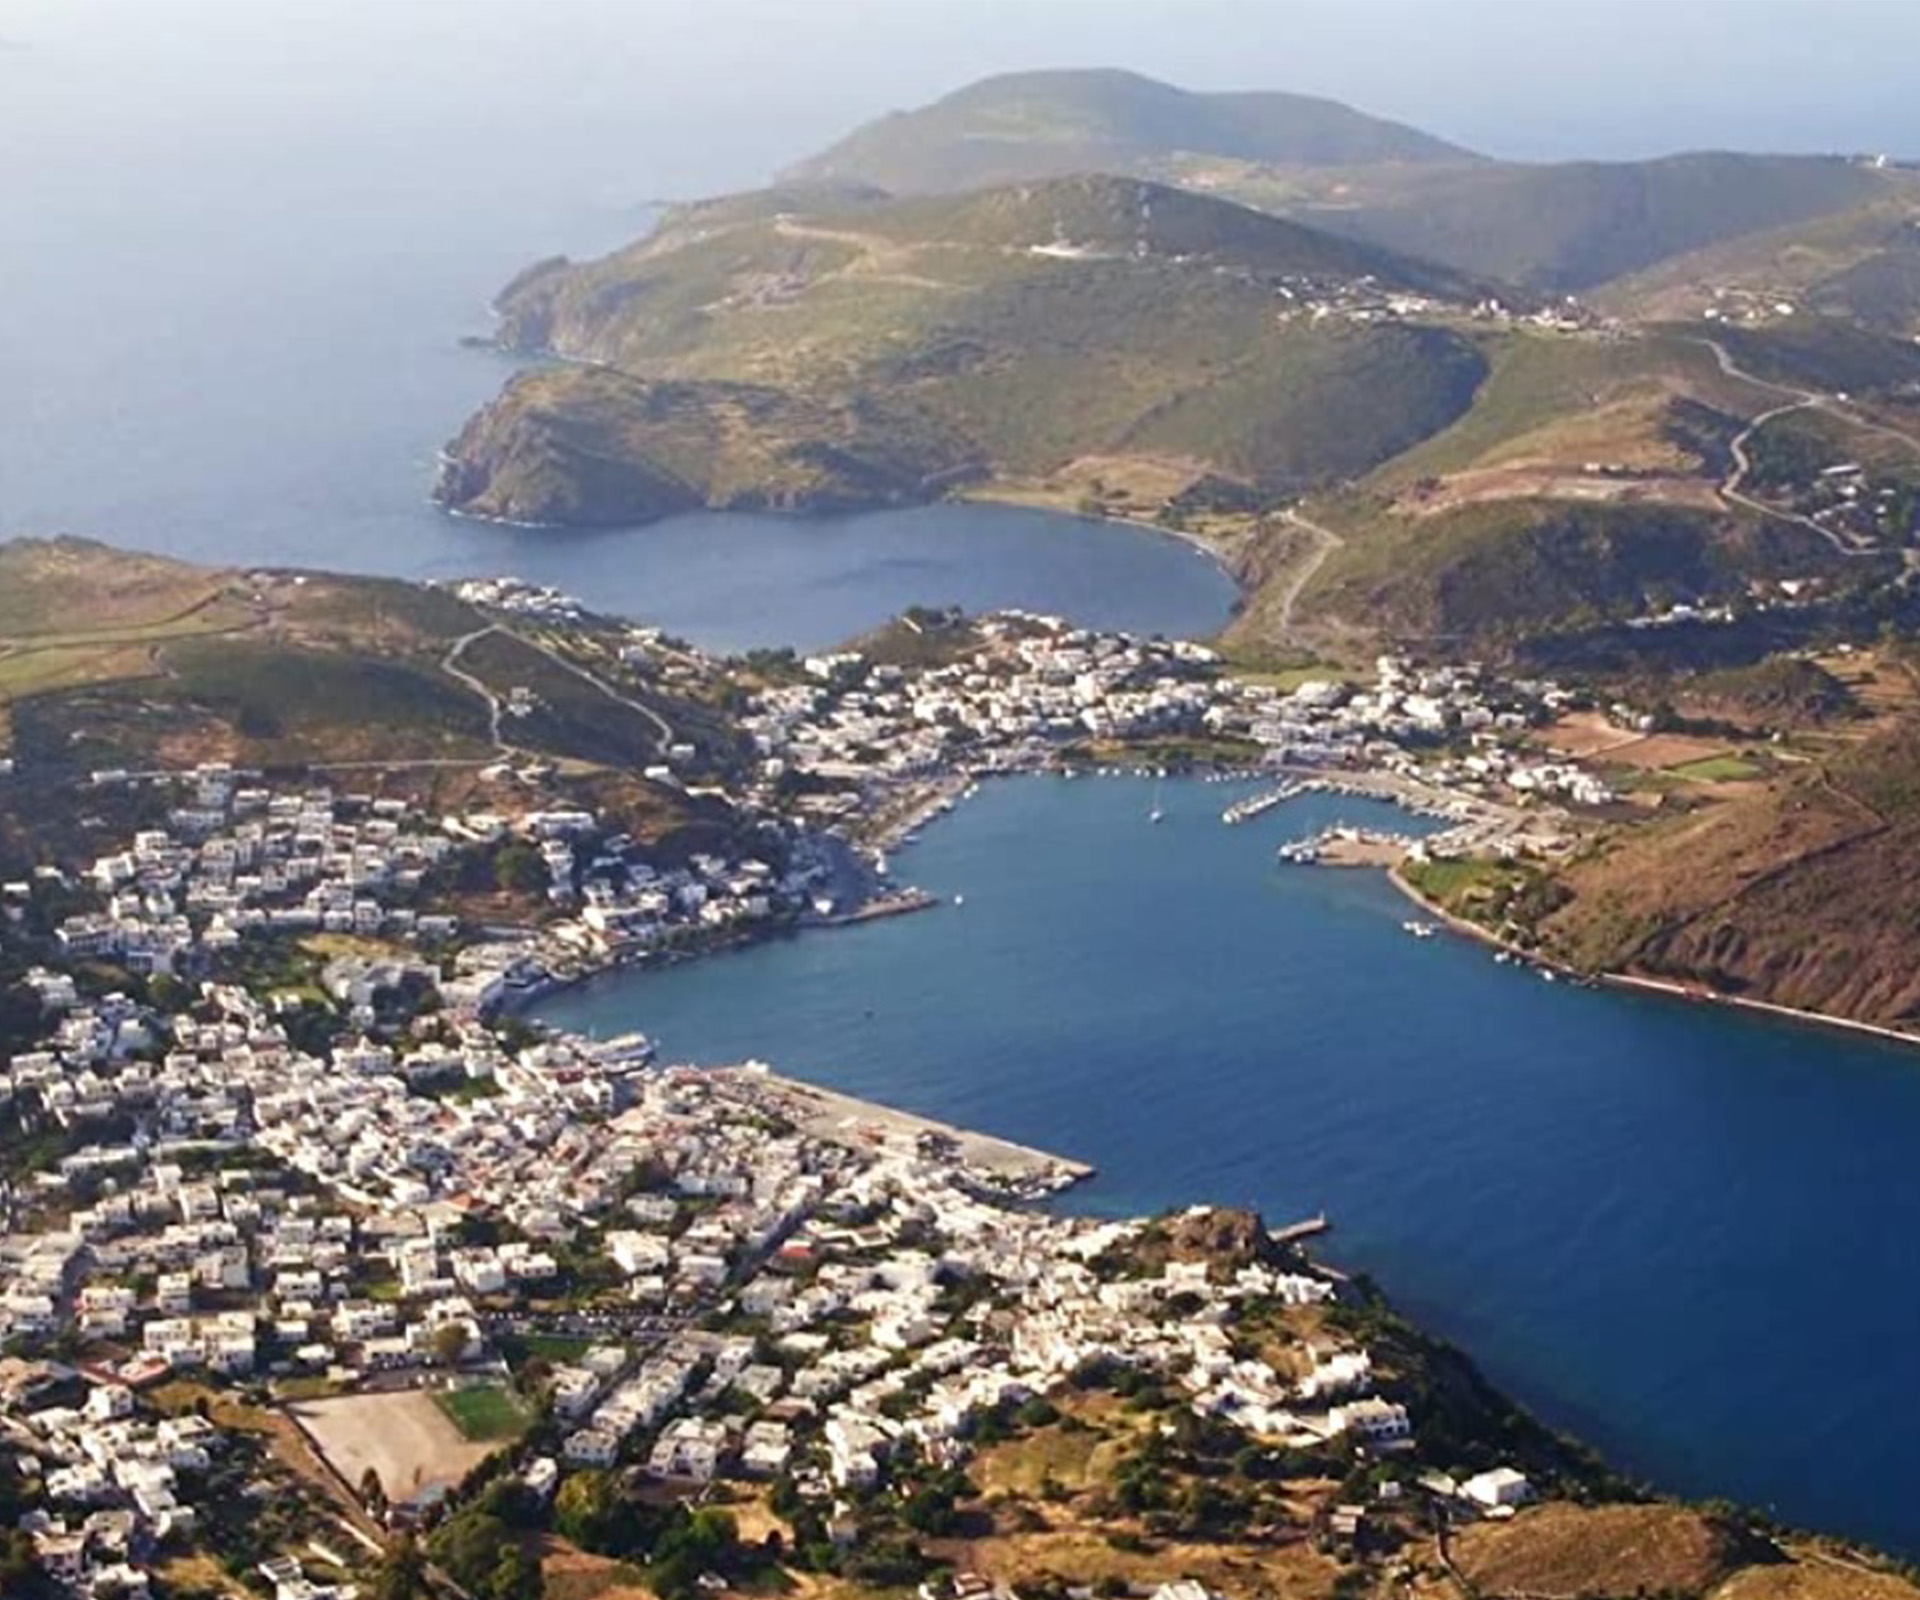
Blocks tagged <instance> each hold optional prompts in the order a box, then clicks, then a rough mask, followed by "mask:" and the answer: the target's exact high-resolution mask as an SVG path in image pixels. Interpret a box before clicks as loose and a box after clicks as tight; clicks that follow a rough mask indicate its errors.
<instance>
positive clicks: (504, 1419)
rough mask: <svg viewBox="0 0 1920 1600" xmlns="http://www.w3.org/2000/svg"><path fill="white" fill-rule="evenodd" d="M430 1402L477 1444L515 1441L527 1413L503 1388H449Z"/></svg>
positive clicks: (520, 1432) (522, 1431)
mask: <svg viewBox="0 0 1920 1600" xmlns="http://www.w3.org/2000/svg"><path fill="white" fill-rule="evenodd" d="M433 1399H434V1404H436V1405H437V1406H439V1407H440V1409H441V1410H442V1411H444V1412H445V1413H446V1414H447V1416H448V1417H449V1418H450V1419H451V1420H452V1422H453V1425H454V1426H455V1427H456V1428H458V1429H459V1430H460V1431H461V1433H463V1434H464V1435H466V1437H467V1438H469V1439H472V1440H474V1441H475V1442H476V1443H488V1442H491V1441H492V1440H496V1439H517V1438H518V1437H519V1436H520V1435H521V1434H522V1433H524V1432H526V1429H527V1414H526V1412H525V1411H523V1410H522V1409H521V1406H520V1402H519V1401H518V1400H516V1399H515V1398H514V1397H513V1396H512V1395H511V1394H509V1393H508V1392H507V1391H506V1390H505V1389H495V1388H481V1389H449V1390H446V1391H443V1392H442V1393H439V1394H436V1395H435V1396H434V1397H433Z"/></svg>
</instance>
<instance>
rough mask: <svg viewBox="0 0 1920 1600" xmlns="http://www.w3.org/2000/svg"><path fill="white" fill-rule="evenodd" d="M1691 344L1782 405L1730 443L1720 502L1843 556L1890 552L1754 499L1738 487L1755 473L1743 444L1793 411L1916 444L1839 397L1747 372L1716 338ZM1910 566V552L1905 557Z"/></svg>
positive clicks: (1917, 448) (1919, 445) (1917, 449)
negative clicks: (1783, 525)
mask: <svg viewBox="0 0 1920 1600" xmlns="http://www.w3.org/2000/svg"><path fill="white" fill-rule="evenodd" d="M1693 342H1694V343H1695V344H1698V345H1703V346H1704V347H1705V348H1706V349H1708V350H1710V351H1712V352H1713V359H1714V361H1715V363H1716V364H1717V365H1718V366H1719V368H1720V371H1721V372H1722V373H1723V374H1724V375H1725V376H1727V377H1729V378H1732V379H1734V380H1735V381H1736V382H1738V383H1745V384H1751V385H1752V386H1753V387H1754V388H1756V389H1764V390H1765V391H1766V392H1767V393H1769V394H1775V395H1780V396H1782V397H1783V400H1784V403H1783V404H1781V405H1777V406H1774V407H1772V408H1770V409H1769V410H1766V411H1763V412H1761V413H1760V414H1759V415H1758V416H1755V417H1752V418H1750V419H1749V420H1748V422H1747V425H1746V426H1745V427H1744V428H1742V429H1741V430H1740V431H1739V433H1737V434H1735V435H1734V437H1733V438H1732V439H1731V440H1730V441H1729V442H1728V445H1727V451H1728V454H1730V455H1731V456H1732V457H1733V469H1732V471H1730V472H1729V473H1728V474H1727V476H1726V478H1725V479H1724V480H1723V481H1722V482H1721V485H1720V498H1721V499H1723V500H1725V501H1727V502H1728V503H1729V504H1731V505H1736V506H1741V507H1743V508H1744V509H1746V510H1748V511H1754V512H1758V513H1759V514H1760V515H1761V516H1765V517H1772V518H1774V519H1775V520H1776V521H1779V522H1791V523H1793V524H1795V525H1796V526H1798V527H1802V528H1806V529H1808V530H1809V531H1811V532H1813V533H1817V534H1819V535H1820V537H1821V538H1822V539H1824V540H1826V541H1827V543H1828V544H1830V545H1832V546H1833V548H1834V549H1835V550H1837V551H1838V552H1839V553H1840V554H1841V555H1843V556H1851V557H1860V556H1878V555H1885V554H1887V553H1888V552H1886V551H1883V550H1879V549H1877V548H1875V547H1874V546H1872V545H1860V544H1855V543H1853V542H1852V541H1851V540H1848V539H1845V538H1843V537H1842V536H1841V535H1840V534H1838V533H1836V532H1834V530H1833V529H1831V528H1828V527H1825V526H1823V525H1822V524H1820V523H1818V522H1816V521H1814V520H1813V518H1812V517H1806V516H1802V515H1801V514H1800V513H1799V512H1797V511H1783V510H1781V509H1780V508H1779V507H1778V506H1772V505H1768V504H1767V503H1766V502H1765V501H1764V500H1757V499H1755V498H1754V497H1753V496H1752V495H1750V494H1748V493H1746V492H1745V490H1744V489H1743V488H1742V487H1741V485H1742V484H1744V483H1745V482H1746V478H1747V474H1748V473H1750V472H1751V471H1752V470H1753V458H1752V457H1751V456H1750V455H1749V454H1748V453H1747V446H1748V444H1749V443H1750V442H1751V441H1752V439H1753V436H1754V435H1755V434H1756V433H1758V432H1759V431H1760V430H1761V429H1762V428H1764V427H1765V426H1766V425H1767V424H1768V423H1769V422H1772V421H1773V420H1774V419H1775V418H1776V417H1784V416H1789V415H1791V414H1792V413H1793V412H1795V411H1824V412H1826V413H1827V414H1828V415H1829V416H1834V417H1838V418H1839V419H1840V420H1841V421H1843V422H1845V423H1846V424H1847V425H1848V426H1849V427H1854V428H1859V429H1861V430H1862V431H1863V432H1866V433H1877V434H1880V435H1882V436H1883V437H1885V438H1888V439H1897V440H1898V441H1899V442H1900V443H1901V444H1903V445H1905V446H1906V447H1907V448H1908V449H1909V450H1911V451H1913V452H1914V453H1915V454H1916V455H1920V440H1916V439H1915V438H1914V437H1913V436H1912V435H1911V434H1908V433H1903V432H1902V431H1901V430H1900V429H1898V428H1891V427H1888V426H1887V425H1886V424H1885V423H1881V422H1875V421H1874V420H1873V419H1872V418H1870V417H1864V416H1861V415H1860V414H1859V413H1858V412H1857V411H1855V410H1854V409H1853V408H1852V407H1850V406H1847V405H1845V404H1844V403H1843V402H1842V401H1841V400H1840V399H1839V397H1838V396H1835V395H1830V394H1823V393H1822V392H1821V391H1819V390H1817V389H1796V388H1794V387H1793V386H1792V385H1791V384H1785V383H1776V382H1774V381H1773V380H1772V379H1770V378H1762V377H1760V376H1759V375H1758V374H1756V373H1752V372H1749V371H1747V369H1746V368H1745V367H1743V366H1741V365H1740V363H1739V362H1737V361H1735V360H1734V359H1733V356H1732V355H1731V354H1730V353H1729V352H1728V350H1727V347H1726V346H1725V345H1723V344H1721V343H1719V342H1718V341H1717V340H1714V339H1695V340H1694V341H1693ZM1908 561H1909V565H1911V562H1912V553H1911V552H1909V553H1908Z"/></svg>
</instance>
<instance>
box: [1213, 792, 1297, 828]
mask: <svg viewBox="0 0 1920 1600" xmlns="http://www.w3.org/2000/svg"><path fill="white" fill-rule="evenodd" d="M1308 787H1309V786H1308V785H1307V784H1304V783H1292V782H1289V783H1283V784H1281V785H1280V787H1279V788H1277V789H1269V790H1267V791H1266V792H1265V793H1263V794H1255V795H1249V796H1248V797H1247V798H1246V799H1244V800H1236V801H1234V803H1233V804H1232V805H1230V806H1228V807H1227V809H1226V810H1225V811H1223V812H1221V813H1220V820H1221V821H1222V822H1224V823H1225V824H1226V825H1227V826H1228V827H1229V828H1233V827H1238V826H1239V825H1240V824H1241V823H1243V822H1251V821H1253V819H1254V818H1255V817H1258V816H1264V815H1265V814H1266V813H1267V812H1269V811H1271V810H1272V809H1273V808H1274V807H1275V806H1279V805H1285V804H1286V803H1287V802H1288V801H1289V800H1292V799H1294V798H1296V797H1297V796H1299V795H1303V794H1305V793H1306V792H1307V789H1308Z"/></svg>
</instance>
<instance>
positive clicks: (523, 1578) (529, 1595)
mask: <svg viewBox="0 0 1920 1600" xmlns="http://www.w3.org/2000/svg"><path fill="white" fill-rule="evenodd" d="M545 1589H546V1583H545V1580H544V1578H543V1577H542V1575H541V1571H540V1563H539V1562H538V1561H537V1560H536V1559H534V1557H532V1556H530V1555H528V1554H527V1552H526V1551H525V1550H524V1549H523V1548H522V1547H521V1546H519V1545H517V1544H507V1545H502V1546H501V1547H500V1558H499V1560H497V1561H496V1562H495V1563H494V1566H493V1571H492V1573H491V1574H489V1575H488V1578H487V1583H486V1591H487V1593H488V1594H489V1595H490V1596H492V1600H540V1597H541V1595H542V1594H543V1593H544V1592H545Z"/></svg>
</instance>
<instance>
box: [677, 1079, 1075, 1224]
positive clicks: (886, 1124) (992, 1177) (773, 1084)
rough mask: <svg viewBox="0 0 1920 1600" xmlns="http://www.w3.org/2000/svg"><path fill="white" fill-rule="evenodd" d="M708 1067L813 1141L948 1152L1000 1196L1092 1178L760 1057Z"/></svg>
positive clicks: (1026, 1194)
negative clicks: (792, 1073) (788, 1073)
mask: <svg viewBox="0 0 1920 1600" xmlns="http://www.w3.org/2000/svg"><path fill="white" fill-rule="evenodd" d="M704 1070H705V1071H706V1072H707V1074H708V1075H709V1076H710V1077H712V1078H713V1079H714V1080H715V1081H716V1082H719V1083H721V1084H724V1085H726V1086H728V1087H730V1088H732V1089H734V1090H735V1091H736V1092H737V1093H738V1094H739V1095H740V1097H741V1098H742V1099H745V1100H748V1101H750V1102H752V1103H753V1104H754V1105H756V1106H758V1107H760V1108H762V1109H764V1110H768V1111H771V1112H774V1113H775V1114H777V1115H779V1116H783V1117H785V1118H786V1119H787V1120H788V1121H789V1122H791V1123H792V1124H793V1125H794V1126H795V1127H797V1128H798V1129H800V1131H801V1132H803V1133H806V1134H810V1135H811V1136H813V1137H814V1138H816V1139H826V1140H830V1141H832V1142H833V1143H835V1144H843V1145H848V1146H851V1147H853V1148H855V1149H860V1150H867V1151H876V1150H879V1151H884V1150H893V1151H897V1152H899V1153H900V1154H903V1155H906V1154H928V1153H934V1154H939V1155H943V1156H945V1157H948V1158H950V1159H951V1160H952V1162H953V1164H954V1166H955V1167H956V1168H958V1169H959V1171H960V1172H961V1173H963V1174H965V1175H966V1177H967V1178H968V1179H969V1180H970V1181H969V1187H971V1188H974V1189H977V1190H979V1191H980V1192H983V1193H988V1194H991V1195H993V1196H995V1197H997V1198H1003V1199H1016V1200H1039V1199H1043V1198H1045V1197H1046V1196H1048V1195H1052V1194H1058V1193H1059V1192H1060V1191H1061V1190H1063V1189H1068V1188H1071V1187H1072V1186H1073V1185H1074V1184H1076V1183H1080V1182H1083V1181H1084V1180H1086V1179H1088V1178H1090V1177H1092V1176H1093V1171H1094V1169H1093V1167H1092V1166H1090V1165H1089V1164H1088V1163H1087V1162H1084V1161H1075V1160H1072V1159H1071V1158H1069V1157H1067V1156H1057V1155H1053V1154H1051V1153H1050V1152H1048V1151H1045V1150H1036V1149H1034V1148H1033V1147H1032V1146H1030V1145H1023V1144H1015V1143H1014V1142H1013V1141H1012V1140H1009V1139H999V1138H996V1137H994V1136H993V1135H992V1134H988V1133H975V1132H973V1131H972V1130H971V1129H967V1128H957V1127H954V1126H953V1125H952V1124H950V1123H945V1122H940V1121H937V1120H936V1119H934V1118H932V1117H923V1116H920V1115H918V1114H917V1113H915V1112H912V1111H902V1110H899V1109H898V1108H897V1107H894V1106H883V1105H879V1104H877V1103H875V1102H874V1101H871V1100H862V1099H859V1098H858V1097H857V1096H854V1095H850V1094H841V1093H840V1092H839V1091H838V1090H835V1089H824V1088H822V1087H820V1085H818V1084H814V1083H806V1082H803V1081H802V1080H800V1079H798V1078H788V1077H783V1076H782V1075H781V1074H779V1073H777V1072H774V1071H773V1070H772V1069H771V1068H769V1067H767V1066H766V1065H764V1064H763V1063H761V1062H757V1061H749V1062H746V1063H743V1064H742V1065H739V1066H733V1067H709V1068H706V1069H704Z"/></svg>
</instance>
